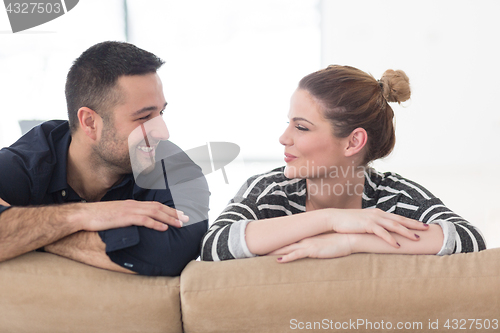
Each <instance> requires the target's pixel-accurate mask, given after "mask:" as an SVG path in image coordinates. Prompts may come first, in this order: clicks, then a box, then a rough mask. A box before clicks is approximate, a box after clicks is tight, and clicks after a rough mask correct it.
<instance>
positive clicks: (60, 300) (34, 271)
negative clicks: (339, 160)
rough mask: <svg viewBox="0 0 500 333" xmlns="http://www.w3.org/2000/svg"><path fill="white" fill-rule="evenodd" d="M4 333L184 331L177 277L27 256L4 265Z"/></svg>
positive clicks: (0, 317)
mask: <svg viewBox="0 0 500 333" xmlns="http://www.w3.org/2000/svg"><path fill="white" fill-rule="evenodd" d="M0 332H16V333H17V332H29V333H35V332H50V333H55V332H72V333H74V332H105V333H110V332H120V333H123V332H148V333H150V332H182V323H181V315H180V305H179V278H178V277H173V278H170V277H146V276H137V275H129V274H124V273H116V272H110V271H106V270H103V269H99V268H94V267H90V266H87V265H84V264H80V263H78V262H75V261H72V260H69V259H65V258H62V257H59V256H56V255H53V254H49V253H34V252H33V253H28V254H25V255H23V256H21V257H18V258H15V259H12V260H9V261H5V262H2V263H0Z"/></svg>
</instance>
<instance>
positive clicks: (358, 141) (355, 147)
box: [345, 127, 368, 156]
mask: <svg viewBox="0 0 500 333" xmlns="http://www.w3.org/2000/svg"><path fill="white" fill-rule="evenodd" d="M348 138H349V142H348V146H347V149H346V151H345V156H354V155H356V154H357V153H359V152H360V151H361V150H362V149H363V148H364V147H365V146H366V142H367V141H368V133H366V130H365V129H364V128H361V127H359V128H356V129H355V130H354V131H352V133H351V134H350V135H349V137H348Z"/></svg>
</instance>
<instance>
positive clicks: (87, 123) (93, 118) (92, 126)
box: [78, 107, 101, 140]
mask: <svg viewBox="0 0 500 333" xmlns="http://www.w3.org/2000/svg"><path fill="white" fill-rule="evenodd" d="M100 118H101V117H100V116H99V115H98V114H97V112H95V111H94V110H92V109H90V108H88V107H81V108H80V109H79V110H78V122H79V123H80V128H81V129H82V131H83V133H85V135H87V136H88V137H89V138H91V139H92V140H96V139H97V137H98V128H99V124H100Z"/></svg>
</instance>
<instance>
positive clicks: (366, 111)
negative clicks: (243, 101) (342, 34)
mask: <svg viewBox="0 0 500 333" xmlns="http://www.w3.org/2000/svg"><path fill="white" fill-rule="evenodd" d="M299 89H304V90H307V91H308V92H309V93H310V94H311V95H312V96H313V98H315V100H316V101H317V102H318V104H319V105H320V106H321V107H322V109H323V112H324V116H325V118H326V119H328V120H329V121H330V122H331V123H332V126H333V133H334V135H335V136H336V137H339V138H345V137H347V136H349V135H350V134H351V133H352V131H353V130H355V129H356V128H364V129H365V131H366V132H367V134H368V141H367V144H366V146H367V148H366V152H365V157H364V160H363V164H364V165H366V164H368V163H370V162H371V161H374V160H376V159H379V158H382V157H385V156H387V155H389V154H390V153H391V151H392V149H393V148H394V144H395V143H396V136H395V132H394V124H393V118H394V111H393V110H392V108H391V107H390V106H389V104H388V102H397V103H401V102H404V101H406V100H408V99H409V98H410V95H411V91H410V84H409V79H408V76H407V75H406V74H405V72H403V71H401V70H397V71H394V70H392V69H389V70H387V71H385V73H384V74H383V75H382V78H381V79H380V80H378V81H377V80H376V79H375V78H374V77H373V76H371V75H369V74H367V73H365V72H363V71H362V70H359V69H357V68H354V67H350V66H339V65H331V66H328V67H327V68H325V69H322V70H319V71H317V72H314V73H311V74H309V75H307V76H305V77H304V78H302V80H300V82H299Z"/></svg>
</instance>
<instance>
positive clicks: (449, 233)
mask: <svg viewBox="0 0 500 333" xmlns="http://www.w3.org/2000/svg"><path fill="white" fill-rule="evenodd" d="M429 224H439V226H440V227H441V229H443V235H444V240H443V246H442V247H441V250H439V252H438V253H437V254H436V255H438V256H444V255H448V254H452V253H453V249H454V248H455V236H456V234H457V230H456V229H455V225H454V224H453V223H451V222H448V221H444V220H435V221H432V222H429Z"/></svg>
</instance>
